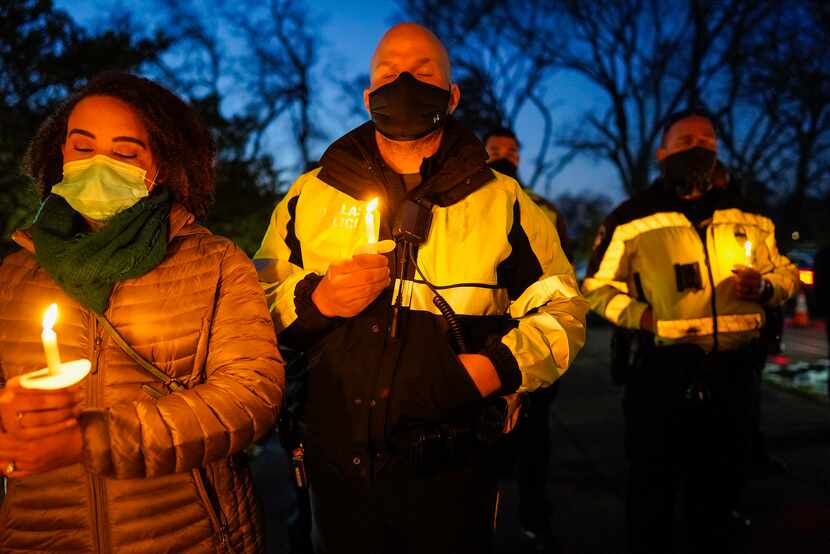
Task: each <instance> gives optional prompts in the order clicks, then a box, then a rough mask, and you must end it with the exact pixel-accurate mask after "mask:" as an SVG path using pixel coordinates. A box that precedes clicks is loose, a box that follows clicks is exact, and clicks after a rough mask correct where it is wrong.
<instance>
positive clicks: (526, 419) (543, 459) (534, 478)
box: [484, 127, 568, 552]
mask: <svg viewBox="0 0 830 554" xmlns="http://www.w3.org/2000/svg"><path fill="white" fill-rule="evenodd" d="M484 147H485V148H486V149H487V156H488V157H487V165H489V166H490V167H491V168H492V169H495V170H496V171H499V172H500V173H504V174H505V175H508V176H510V177H513V178H514V179H516V180H517V181H518V182H519V184H521V180H520V179H519V162H520V160H521V145H520V144H519V139H518V138H517V137H516V135H515V133H514V132H513V131H512V130H510V129H507V128H505V127H499V128H496V129H493V130H492V131H490V132H488V133H487V134H486V135H485V136H484ZM525 191H526V192H527V193H528V195H529V196H530V197H531V198H532V199H533V201H534V202H535V203H536V205H538V206H539V207H540V208H542V211H544V212H545V215H547V216H548V218H549V219H550V221H551V224H553V226H554V227H556V231H557V234H558V235H559V241H560V243H561V244H562V249H563V250H564V251H565V253H566V254H567V253H568V250H567V240H568V239H567V237H568V235H567V230H566V228H565V220H564V219H563V218H562V216H561V215H560V213H559V211H558V210H557V209H556V206H555V205H554V204H553V202H551V201H550V200H548V199H547V198H544V197H542V196H540V195H538V194H536V193H534V192H533V191H532V190H527V189H525ZM559 386H560V385H559V381H556V382H554V383H553V385H551V386H550V387H547V388H544V389H539V390H536V391H533V392H531V393H527V394H525V395H524V398H523V400H522V412H521V415H520V419H519V423H518V426H517V427H516V429H515V430H514V431H513V433H511V434H510V435H508V436H507V438H506V441H505V442H506V444H505V445H504V448H505V455H506V459H505V464H506V466H507V468H509V469H510V470H512V471H510V473H514V472H515V473H514V475H515V478H516V481H517V484H518V488H519V521H520V523H521V526H522V529H521V539H522V541H523V542H524V543H525V544H524V547H525V548H526V549H527V550H528V551H532V552H556V551H557V549H558V547H557V542H556V540H555V537H554V536H553V533H552V532H551V517H552V514H553V504H552V502H551V499H550V491H549V489H548V479H549V477H550V467H551V465H550V463H551V430H550V419H551V406H552V405H553V401H554V399H555V398H556V395H557V394H558V391H559Z"/></svg>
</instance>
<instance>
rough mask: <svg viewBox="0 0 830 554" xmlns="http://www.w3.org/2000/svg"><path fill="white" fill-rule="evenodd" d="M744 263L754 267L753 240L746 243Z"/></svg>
mask: <svg viewBox="0 0 830 554" xmlns="http://www.w3.org/2000/svg"><path fill="white" fill-rule="evenodd" d="M744 263H745V265H746V267H752V241H749V240H748V241H746V242H745V243H744Z"/></svg>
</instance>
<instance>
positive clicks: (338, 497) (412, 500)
mask: <svg viewBox="0 0 830 554" xmlns="http://www.w3.org/2000/svg"><path fill="white" fill-rule="evenodd" d="M492 465H493V464H492V461H491V460H487V459H484V458H481V459H475V460H473V461H472V462H471V463H469V464H467V466H466V467H461V468H456V469H448V470H445V471H440V472H437V473H433V474H431V475H428V476H419V475H417V474H415V473H413V472H412V471H410V470H409V469H408V468H401V469H391V470H389V471H385V472H382V473H381V475H379V477H378V478H377V479H376V480H374V481H357V480H354V479H346V478H345V476H344V475H343V474H342V473H341V472H340V471H338V470H337V469H336V468H334V467H333V466H325V465H323V466H321V467H317V468H315V469H313V470H311V469H310V475H309V479H310V482H311V504H312V517H313V531H312V542H313V543H314V551H315V552H316V553H317V554H337V553H343V554H353V553H355V552H359V553H360V554H388V553H394V554H398V553H400V554H425V553H430V554H461V553H467V552H469V553H473V552H475V553H476V554H478V553H481V554H487V553H489V552H491V549H492V539H493V522H494V517H495V509H496V505H495V504H496V488H497V479H496V472H495V471H494V470H493V468H492Z"/></svg>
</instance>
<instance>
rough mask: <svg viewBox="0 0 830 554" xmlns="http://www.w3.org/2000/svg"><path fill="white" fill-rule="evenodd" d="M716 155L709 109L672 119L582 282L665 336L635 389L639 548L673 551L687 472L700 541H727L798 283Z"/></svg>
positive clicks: (631, 525)
mask: <svg viewBox="0 0 830 554" xmlns="http://www.w3.org/2000/svg"><path fill="white" fill-rule="evenodd" d="M716 156H717V134H716V131H715V126H714V123H713V121H712V118H711V117H710V116H709V115H708V114H707V113H706V112H705V111H703V110H699V109H690V110H685V111H682V112H679V113H677V114H674V115H673V116H671V117H670V118H668V120H667V122H666V124H665V125H664V129H663V136H662V141H661V145H660V148H659V149H658V150H657V159H658V161H659V163H660V168H661V177H660V178H659V179H658V180H657V181H656V182H655V183H654V185H652V187H650V188H649V189H647V190H646V191H644V192H643V193H641V194H638V195H636V196H634V197H632V198H631V199H629V200H627V201H626V202H624V203H623V204H621V205H620V206H619V207H617V208H616V209H615V210H614V211H613V212H612V213H611V214H610V215H609V216H608V218H607V219H606V220H605V222H604V223H603V225H602V226H601V227H600V230H599V233H598V239H597V242H596V244H597V246H596V248H595V250H594V254H593V257H592V260H591V262H590V264H589V268H588V274H587V277H586V279H585V281H584V283H583V287H582V288H583V292H584V294H585V296H586V298H587V299H588V301H589V303H590V305H591V309H592V310H594V311H595V312H596V313H597V314H599V315H600V316H602V317H604V318H606V319H608V320H609V321H611V322H612V323H614V324H615V325H620V326H622V327H627V328H631V329H643V330H646V331H648V332H649V333H651V334H652V336H653V340H652V341H651V343H650V348H649V349H648V350H647V351H646V352H644V353H642V355H641V356H640V358H641V360H640V363H638V366H637V367H635V368H633V370H632V371H631V372H630V375H629V376H628V379H627V381H626V385H625V396H624V415H625V424H626V431H625V432H626V436H625V444H626V455H627V458H628V461H629V484H628V485H629V486H628V501H627V528H628V535H629V547H630V551H631V552H634V553H647V552H648V553H663V552H670V551H671V550H672V527H673V520H674V517H673V514H674V501H675V498H676V497H677V492H678V491H677V490H676V487H675V476H676V473H677V472H678V471H679V472H680V474H681V475H682V476H683V479H682V483H683V485H684V487H683V488H684V493H685V494H684V498H685V506H684V508H685V510H684V516H685V517H684V520H685V522H686V527H687V535H688V537H689V541H690V542H691V545H692V548H693V550H694V551H695V552H704V551H707V552H708V551H712V552H718V551H723V550H724V549H725V548H726V545H727V541H728V535H729V529H730V511H731V510H732V508H733V506H734V504H733V503H734V498H735V490H736V488H737V489H740V486H741V481H742V480H743V479H744V478H745V475H746V466H747V463H748V461H749V456H750V453H751V438H752V427H753V421H752V420H753V417H754V413H755V411H754V409H753V404H754V398H755V390H756V387H757V384H756V381H757V373H756V366H757V362H756V359H757V353H758V351H759V345H758V341H759V338H760V332H761V329H762V327H763V325H764V307H765V306H769V305H772V306H776V305H780V304H782V303H783V302H785V301H786V300H787V299H789V298H790V297H792V296H793V295H794V294H795V292H796V290H797V286H798V275H797V272H796V269H795V266H794V265H793V264H792V263H791V262H790V261H789V260H787V258H785V257H784V256H782V255H781V254H780V253H779V252H778V248H777V246H776V241H775V226H774V224H773V223H772V221H770V220H769V219H768V218H766V217H764V216H762V215H760V214H758V213H756V212H753V211H750V210H748V209H747V208H746V207H745V206H744V203H743V201H742V199H741V198H740V197H739V196H738V195H736V194H734V192H732V191H730V190H729V189H726V190H724V189H720V188H716V187H714V186H713V185H712V173H713V170H714V167H715V160H716Z"/></svg>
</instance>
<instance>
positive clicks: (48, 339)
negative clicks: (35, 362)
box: [40, 304, 61, 375]
mask: <svg viewBox="0 0 830 554" xmlns="http://www.w3.org/2000/svg"><path fill="white" fill-rule="evenodd" d="M57 319H58V305H57V304H52V305H51V306H49V308H48V309H47V310H46V313H45V314H44V316H43V333H42V334H41V335H40V338H41V340H42V341H43V351H44V352H45V353H46V363H47V364H48V365H49V375H57V374H58V373H59V372H60V367H61V357H60V354H59V353H58V335H57V333H55V331H54V330H53V329H52V327H54V326H55V322H56V321H57Z"/></svg>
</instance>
